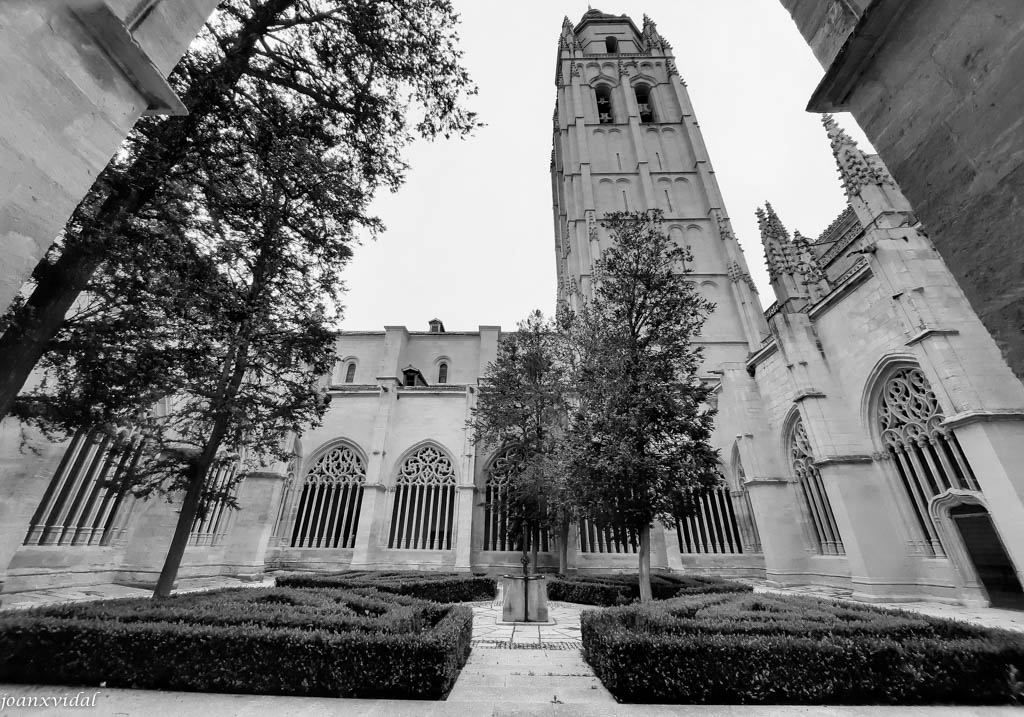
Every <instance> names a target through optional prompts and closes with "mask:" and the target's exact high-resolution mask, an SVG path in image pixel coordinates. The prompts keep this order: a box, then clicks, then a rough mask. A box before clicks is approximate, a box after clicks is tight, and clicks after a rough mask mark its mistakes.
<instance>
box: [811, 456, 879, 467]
mask: <svg viewBox="0 0 1024 717" xmlns="http://www.w3.org/2000/svg"><path fill="white" fill-rule="evenodd" d="M874 461H875V458H874V456H871V455H867V454H863V453H855V454H851V455H846V456H825V457H824V458H819V459H818V460H816V461H814V465H815V467H817V468H822V467H824V466H842V465H850V464H857V463H873V462H874Z"/></svg>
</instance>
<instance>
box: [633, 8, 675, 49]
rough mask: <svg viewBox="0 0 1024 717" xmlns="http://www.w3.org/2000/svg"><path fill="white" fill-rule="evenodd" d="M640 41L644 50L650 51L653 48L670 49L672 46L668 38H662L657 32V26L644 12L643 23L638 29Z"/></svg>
mask: <svg viewBox="0 0 1024 717" xmlns="http://www.w3.org/2000/svg"><path fill="white" fill-rule="evenodd" d="M640 36H641V42H642V43H643V46H644V52H652V51H654V50H661V51H663V52H664V51H666V50H671V49H672V46H671V45H670V44H668V40H666V39H665V38H663V37H662V36H661V34H660V33H659V32H658V26H657V25H656V24H655V23H654V20H652V19H651V18H650V17H649V16H648V15H647V14H646V13H645V14H644V25H643V29H642V30H641V31H640Z"/></svg>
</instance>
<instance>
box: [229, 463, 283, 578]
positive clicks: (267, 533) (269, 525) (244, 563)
mask: <svg viewBox="0 0 1024 717" xmlns="http://www.w3.org/2000/svg"><path fill="white" fill-rule="evenodd" d="M285 478H286V476H285V475H282V474H280V473H271V472H266V473H249V474H248V475H246V477H245V480H243V481H242V482H241V484H240V485H239V486H238V497H237V500H238V507H239V510H238V511H237V513H236V515H235V516H234V518H235V520H234V524H233V525H232V527H231V533H230V534H229V535H228V544H227V546H226V549H225V551H224V572H225V574H227V575H232V576H234V577H237V578H239V579H240V580H260V579H262V577H263V571H264V566H265V561H266V555H267V548H268V547H269V544H270V538H271V535H272V534H273V530H274V518H275V517H276V513H277V510H276V508H277V505H278V503H279V502H280V500H281V493H282V492H283V491H284V481H285Z"/></svg>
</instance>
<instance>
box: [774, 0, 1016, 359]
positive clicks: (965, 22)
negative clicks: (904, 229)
mask: <svg viewBox="0 0 1024 717" xmlns="http://www.w3.org/2000/svg"><path fill="white" fill-rule="evenodd" d="M819 4H821V3H818V2H812V1H811V0H783V5H784V6H786V8H787V9H789V10H790V11H791V12H792V13H793V17H794V19H795V20H796V22H797V26H798V28H799V29H800V31H801V33H802V34H803V35H804V38H805V39H806V40H807V41H808V43H809V44H810V45H811V47H812V49H814V50H815V54H816V56H817V57H818V59H819V60H820V61H821V62H822V65H823V66H824V67H826V69H827V70H828V73H827V76H826V80H828V79H829V78H831V79H832V80H834V82H833V83H832V86H831V89H828V88H826V90H819V91H818V92H817V93H815V97H814V98H813V99H812V102H811V106H810V109H812V110H816V111H832V110H847V111H849V112H852V113H853V115H854V116H855V117H856V118H857V121H858V122H859V124H860V125H861V127H863V129H864V131H865V133H866V134H867V135H868V137H869V138H870V140H871V142H872V144H874V146H875V148H876V149H877V150H878V152H879V154H880V155H881V157H882V158H883V159H884V160H885V163H886V165H887V166H888V167H889V169H890V171H891V172H892V174H893V175H894V176H895V178H896V180H897V181H898V183H899V185H900V187H901V188H902V189H903V192H904V193H905V194H906V196H907V198H908V199H909V200H910V202H911V204H912V205H913V206H914V208H915V210H916V211H917V212H918V216H919V217H920V219H921V221H922V222H923V223H924V227H925V230H926V231H927V232H928V235H929V236H930V237H931V239H932V241H933V242H934V244H935V246H936V248H937V249H938V251H939V253H940V254H941V255H942V257H943V259H944V260H945V262H946V265H947V266H948V267H949V269H950V271H951V272H952V273H953V275H954V276H955V278H956V280H957V281H958V282H959V284H960V286H961V288H962V289H963V291H964V293H965V294H966V295H967V298H968V300H969V301H970V303H971V305H972V306H973V308H974V310H975V311H976V312H977V314H978V316H979V317H980V318H981V320H982V322H983V323H984V325H985V327H986V328H987V329H988V330H989V332H991V333H992V335H993V336H994V338H995V339H996V342H997V343H998V344H999V347H1000V349H1001V350H1002V352H1003V355H1004V356H1005V357H1006V359H1007V362H1008V363H1009V364H1010V367H1011V368H1012V369H1013V371H1014V372H1015V373H1016V374H1017V376H1024V331H1022V325H1024V282H1022V281H1021V277H1022V275H1024V252H1022V251H1021V249H1020V227H1021V225H1022V222H1024V205H1022V202H1021V196H1022V195H1024V126H1022V122H1024V121H1022V117H1024V82H1022V81H1021V80H1022V77H1024V5H1022V4H1021V3H1020V2H1017V1H1016V0H975V1H974V2H971V3H970V4H969V9H968V10H966V11H965V5H964V3H963V2H960V1H959V0H932V1H931V2H927V3H919V2H906V1H905V0H875V2H873V3H871V4H870V6H869V7H868V8H867V10H866V12H865V14H864V18H863V21H862V23H861V25H860V26H859V28H858V30H857V31H855V32H854V34H853V36H851V37H850V39H849V41H848V46H847V48H846V49H845V50H844V51H843V53H841V54H839V55H838V58H837V57H836V53H835V52H834V51H833V50H832V49H828V50H827V51H826V49H825V47H826V45H827V46H828V47H830V48H831V47H832V46H833V45H834V43H828V42H824V40H823V39H822V37H823V34H822V33H823V32H824V31H817V30H815V29H814V28H815V27H816V26H818V25H821V24H822V23H823V22H824V21H823V20H821V18H820V17H819V15H820V13H819V14H818V15H816V14H814V13H813V12H812V11H811V7H812V6H816V5H819ZM872 18H876V19H877V21H876V22H875V24H877V25H878V26H879V27H874V26H872V22H871V21H872ZM816 23H817V25H816ZM832 34H836V33H831V34H830V33H827V32H824V35H829V36H830V37H831V36H832ZM833 60H835V62H834V61H833Z"/></svg>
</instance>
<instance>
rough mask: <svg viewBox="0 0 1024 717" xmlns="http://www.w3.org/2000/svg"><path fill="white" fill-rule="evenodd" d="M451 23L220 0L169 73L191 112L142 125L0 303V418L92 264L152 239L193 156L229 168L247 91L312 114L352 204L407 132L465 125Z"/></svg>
mask: <svg viewBox="0 0 1024 717" xmlns="http://www.w3.org/2000/svg"><path fill="white" fill-rule="evenodd" d="M457 20H458V17H457V15H456V14H455V13H454V11H453V10H452V7H451V3H450V0H373V1H370V0H224V1H223V2H222V3H221V4H220V7H219V8H218V9H217V11H216V12H215V13H214V15H213V17H212V18H211V19H210V21H209V22H208V23H207V25H206V27H205V29H204V31H203V32H202V33H201V34H200V36H199V38H198V39H197V41H196V42H195V43H194V44H193V46H192V47H191V48H190V49H189V51H188V53H186V55H185V57H184V58H183V59H182V61H181V63H179V65H178V67H177V68H176V69H175V71H174V73H173V74H172V76H171V78H170V79H171V83H172V85H173V86H174V87H175V89H176V91H177V92H178V93H179V95H180V96H181V97H182V101H183V102H184V104H185V106H186V107H187V108H188V110H189V114H188V115H187V116H184V117H160V118H144V119H143V120H141V121H140V123H139V124H138V125H137V127H136V129H135V131H134V132H133V133H132V134H131V136H130V137H129V138H128V140H127V141H126V142H125V144H124V146H123V148H122V151H121V152H119V154H118V155H117V156H116V157H115V159H114V160H113V161H112V162H111V163H110V165H109V166H108V167H107V168H106V169H105V170H104V171H103V172H102V173H101V175H100V177H99V178H98V179H97V181H96V183H95V185H94V186H93V188H92V189H91V190H90V192H89V194H88V195H87V196H86V197H85V198H84V199H83V200H82V202H81V204H80V205H79V206H78V208H77V209H76V211H75V212H74V214H73V216H72V217H71V219H70V220H69V221H68V224H67V226H66V228H65V232H64V233H63V235H62V236H61V237H59V238H58V240H57V241H56V243H55V245H54V247H53V249H52V250H51V251H50V252H48V254H47V256H46V257H45V258H44V259H43V260H42V261H41V262H40V263H39V264H38V266H37V267H36V268H35V270H34V272H33V275H32V286H31V293H30V294H29V295H28V296H26V297H23V298H21V299H19V300H18V301H16V302H15V304H14V305H13V306H12V307H11V310H10V311H9V312H8V314H7V316H6V318H5V320H4V323H3V329H4V333H3V335H2V336H0V417H3V416H5V415H7V414H8V413H9V412H10V410H11V407H12V404H13V402H14V400H15V398H16V396H17V394H18V392H19V391H20V390H21V388H22V386H23V385H24V383H25V380H26V379H27V378H28V376H29V374H30V373H31V371H32V369H33V367H34V366H35V365H36V363H37V362H38V360H39V359H40V357H42V355H43V354H44V353H45V352H46V351H48V350H49V349H50V348H51V340H52V339H53V338H54V337H55V336H56V334H57V333H58V331H59V330H60V328H61V324H62V322H63V320H64V318H65V315H66V314H67V313H68V311H69V310H70V309H71V308H72V306H73V305H74V304H75V302H76V300H77V299H78V297H79V295H80V294H81V293H82V291H83V290H85V289H86V288H87V286H88V283H89V281H90V279H91V277H92V276H93V274H94V273H95V272H96V270H97V269H98V268H99V267H100V266H102V265H103V264H104V263H106V262H114V263H125V262H128V263H130V262H131V261H132V260H133V259H134V258H135V257H138V252H136V251H135V246H136V244H137V243H138V242H140V241H141V242H144V243H146V244H150V243H152V242H155V241H159V240H160V234H159V233H157V232H155V231H153V230H152V228H151V227H150V226H149V225H150V224H151V223H152V221H153V216H152V215H153V214H154V213H156V212H158V211H159V208H160V207H162V206H167V205H174V203H175V201H174V199H175V197H177V196H181V195H189V194H191V193H194V192H195V191H197V187H196V186H195V184H194V179H195V177H196V176H197V175H198V174H200V173H201V172H202V169H203V167H202V165H204V164H206V165H209V163H210V162H220V163H223V165H224V166H226V167H227V166H230V165H231V164H232V162H233V161H234V159H233V158H232V157H230V156H227V155H224V154H222V153H221V151H222V149H223V144H222V143H221V135H222V133H223V132H225V131H230V130H228V129H226V128H230V127H231V126H232V125H233V124H234V123H235V121H236V120H237V119H238V114H237V113H239V112H249V111H255V112H259V111H261V107H260V101H261V98H260V93H259V92H257V91H256V87H257V86H262V87H263V88H264V89H263V92H264V93H271V94H273V95H274V96H275V97H278V98H281V99H282V101H286V102H290V103H294V104H296V105H300V106H315V107H317V108H319V109H320V110H322V112H323V113H324V119H325V122H326V126H327V127H329V128H330V130H331V134H332V137H333V140H332V152H334V153H335V155H336V156H337V157H338V159H339V161H341V162H343V163H344V165H345V167H346V172H345V175H344V177H345V180H346V186H347V187H348V188H349V189H350V191H353V192H354V193H355V196H354V197H353V211H355V212H359V213H362V212H364V211H365V201H363V200H365V199H366V197H368V196H370V195H372V193H373V191H374V190H375V189H377V188H379V187H387V188H389V189H394V188H396V187H397V186H398V185H399V184H400V183H401V181H402V178H403V173H404V170H405V168H406V166H405V164H404V162H403V161H402V159H401V151H402V149H403V148H404V147H405V146H406V145H407V144H408V142H409V141H410V139H411V138H412V136H413V134H414V133H415V134H417V135H420V136H423V137H428V138H433V137H436V136H438V135H444V136H449V135H451V134H455V135H463V134H465V133H467V132H469V131H470V130H471V129H472V128H473V127H474V126H475V125H476V120H475V118H474V116H473V114H472V113H469V112H467V111H466V110H465V109H464V108H463V107H462V106H461V102H462V99H463V98H464V96H465V95H466V94H471V93H472V92H474V89H473V87H472V84H471V82H470V80H469V78H468V76H467V74H466V71H465V70H464V69H463V68H462V66H461V65H460V58H461V52H460V51H459V50H458V49H457V48H456V42H457V39H458V37H457V34H456V33H455V31H454V30H453V28H454V27H455V26H456V24H457ZM172 221H176V222H177V223H179V224H180V222H181V221H182V217H176V218H172ZM363 223H364V224H366V225H367V226H368V227H369V228H370V229H371V230H376V229H379V225H378V224H377V223H376V222H372V221H369V220H368V219H367V218H365V217H364V222H363ZM181 235H182V233H181V232H179V236H181ZM128 271H129V273H130V270H128Z"/></svg>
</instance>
